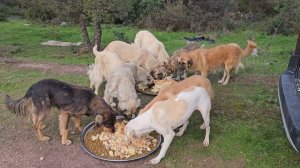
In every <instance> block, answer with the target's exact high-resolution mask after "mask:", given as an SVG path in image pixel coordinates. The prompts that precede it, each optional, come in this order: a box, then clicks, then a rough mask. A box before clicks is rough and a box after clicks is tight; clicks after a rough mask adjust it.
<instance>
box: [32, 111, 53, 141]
mask: <svg viewBox="0 0 300 168" xmlns="http://www.w3.org/2000/svg"><path fill="white" fill-rule="evenodd" d="M38 114H39V115H37V114H32V120H33V123H34V129H35V132H36V135H37V138H38V139H39V140H40V141H48V140H49V139H50V138H49V137H47V136H44V135H43V133H42V131H41V130H42V129H43V128H44V127H45V126H44V125H43V124H42V120H44V118H45V117H46V115H45V114H46V113H38Z"/></svg>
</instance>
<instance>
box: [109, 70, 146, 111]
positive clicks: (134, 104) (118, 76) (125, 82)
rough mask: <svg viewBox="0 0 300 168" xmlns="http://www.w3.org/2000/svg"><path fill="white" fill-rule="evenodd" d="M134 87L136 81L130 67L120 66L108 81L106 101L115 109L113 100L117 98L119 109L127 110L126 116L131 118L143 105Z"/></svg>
mask: <svg viewBox="0 0 300 168" xmlns="http://www.w3.org/2000/svg"><path fill="white" fill-rule="evenodd" d="M134 86H135V80H134V74H133V72H132V70H131V69H130V68H129V67H126V66H120V67H118V68H117V69H116V70H115V71H114V72H113V73H112V75H111V76H110V78H109V79H108V82H107V84H106V87H105V92H104V100H105V101H106V103H108V104H109V105H111V106H112V107H113V106H115V105H114V102H113V98H117V99H118V102H119V103H118V108H119V109H120V110H122V111H124V110H126V112H125V114H126V115H127V116H130V117H131V116H132V114H134V113H135V112H136V109H137V108H138V107H139V106H140V104H141V100H140V99H138V96H137V94H136V90H135V87H134Z"/></svg>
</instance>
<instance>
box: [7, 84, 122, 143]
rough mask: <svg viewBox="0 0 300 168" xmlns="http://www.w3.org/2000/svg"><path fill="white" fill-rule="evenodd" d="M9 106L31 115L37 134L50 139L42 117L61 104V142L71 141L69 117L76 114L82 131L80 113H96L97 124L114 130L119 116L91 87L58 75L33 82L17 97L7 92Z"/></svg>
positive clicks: (74, 119) (14, 110) (77, 124)
mask: <svg viewBox="0 0 300 168" xmlns="http://www.w3.org/2000/svg"><path fill="white" fill-rule="evenodd" d="M5 104H6V107H7V108H8V109H9V110H10V111H13V112H14V113H16V114H20V115H24V116H29V117H31V119H32V122H33V125H34V129H35V131H36V135H37V138H38V139H39V140H41V141H48V140H49V137H47V136H44V135H43V134H42V131H41V130H42V129H43V128H44V127H45V126H44V125H42V121H43V120H44V119H45V118H46V116H47V115H48V114H49V113H50V110H51V107H57V108H58V109H59V110H60V111H61V113H60V115H59V128H60V134H61V136H62V139H61V143H62V144H63V145H69V144H71V143H72V142H71V141H70V140H69V139H68V121H69V118H70V117H72V119H73V121H74V123H75V127H76V128H77V129H78V130H79V131H81V130H82V128H81V127H80V116H82V115H87V116H90V115H96V117H95V124H96V126H101V125H103V126H104V128H107V129H108V130H110V131H111V132H114V130H115V127H114V124H115V122H116V116H115V115H114V114H113V110H112V108H111V107H110V106H108V105H107V104H106V103H105V101H104V100H103V99H102V98H101V97H99V96H96V95H95V94H94V92H93V91H92V90H91V89H86V88H82V87H78V86H73V85H70V84H67V83H64V82H61V81H58V80H54V79H44V80H41V81H39V82H37V83H35V84H33V85H32V86H31V87H30V88H29V89H28V91H27V93H26V95H25V96H24V97H23V98H22V99H19V100H17V101H15V100H13V99H12V98H11V97H10V96H8V95H6V100H5Z"/></svg>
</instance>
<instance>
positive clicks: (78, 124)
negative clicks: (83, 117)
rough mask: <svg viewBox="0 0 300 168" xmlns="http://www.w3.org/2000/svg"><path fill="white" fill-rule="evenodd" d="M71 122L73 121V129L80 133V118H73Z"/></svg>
mask: <svg viewBox="0 0 300 168" xmlns="http://www.w3.org/2000/svg"><path fill="white" fill-rule="evenodd" d="M72 120H73V121H74V124H75V128H77V130H78V131H79V132H81V131H82V127H81V126H80V116H73V117H72Z"/></svg>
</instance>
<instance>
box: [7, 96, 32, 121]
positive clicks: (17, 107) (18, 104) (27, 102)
mask: <svg viewBox="0 0 300 168" xmlns="http://www.w3.org/2000/svg"><path fill="white" fill-rule="evenodd" d="M5 105H6V107H7V108H8V109H9V110H10V111H12V112H14V113H15V114H17V115H23V116H28V114H30V112H32V111H33V109H34V105H33V101H32V99H31V98H30V97H23V98H22V99H19V100H13V99H12V98H11V97H10V96H9V95H6V97H5Z"/></svg>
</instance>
